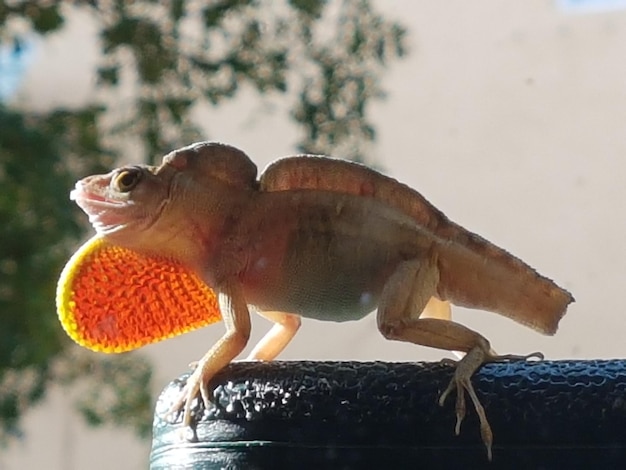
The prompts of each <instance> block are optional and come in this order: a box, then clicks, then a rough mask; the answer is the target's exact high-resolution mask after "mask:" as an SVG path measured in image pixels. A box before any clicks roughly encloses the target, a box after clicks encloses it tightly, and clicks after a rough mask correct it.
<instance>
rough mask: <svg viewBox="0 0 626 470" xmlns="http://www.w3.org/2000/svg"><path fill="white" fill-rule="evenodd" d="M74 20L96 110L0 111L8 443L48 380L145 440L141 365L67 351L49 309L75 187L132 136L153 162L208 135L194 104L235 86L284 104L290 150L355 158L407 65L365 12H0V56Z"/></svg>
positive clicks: (4, 433) (98, 6) (91, 7)
mask: <svg viewBox="0 0 626 470" xmlns="http://www.w3.org/2000/svg"><path fill="white" fill-rule="evenodd" d="M76 9H82V10H84V11H87V12H88V13H89V14H90V15H91V17H92V18H93V20H94V21H95V22H96V23H97V25H98V27H99V39H100V42H99V44H100V48H101V51H100V52H101V53H100V57H99V65H98V67H97V70H94V72H93V73H94V78H95V79H97V80H98V83H99V85H100V86H99V87H98V89H99V91H98V92H97V93H96V94H95V95H94V96H93V100H92V102H90V103H85V105H84V107H83V108H82V109H73V110H67V109H55V110H51V111H49V112H47V113H35V112H33V111H32V110H29V109H25V108H24V107H20V106H18V105H13V106H11V105H10V104H4V105H0V186H1V188H2V191H0V442H4V443H6V442H8V441H9V438H10V436H14V435H17V434H19V422H20V417H21V416H22V414H23V413H24V412H25V411H26V410H27V409H28V408H29V407H30V406H32V405H33V404H34V403H36V402H37V401H39V400H40V399H41V398H43V397H44V395H45V392H46V390H47V389H48V387H50V386H51V385H54V384H60V385H68V384H72V387H71V389H72V390H78V392H76V395H77V396H78V397H80V399H79V403H78V408H79V409H80V410H81V411H82V412H83V415H84V416H85V417H86V418H87V419H88V420H89V422H91V423H94V424H100V423H103V422H112V423H114V424H120V425H130V426H133V427H134V428H135V429H136V430H137V431H138V432H139V433H140V434H145V433H146V432H147V431H148V429H149V425H150V417H149V415H150V414H151V408H150V399H149V396H148V395H147V393H146V390H147V389H148V387H147V386H146V384H147V383H148V382H149V380H150V374H151V369H150V366H149V364H147V362H146V361H145V360H144V359H143V358H142V357H141V356H139V355H136V354H130V355H123V356H117V357H112V358H110V357H106V356H99V355H95V354H92V353H88V352H85V351H83V350H81V349H79V348H77V347H75V346H73V345H71V344H70V342H69V340H68V339H67V338H66V337H65V335H64V333H63V332H62V331H61V328H60V325H59V324H58V321H57V319H56V315H55V313H54V289H55V283H56V279H57V276H58V274H59V272H60V269H61V267H62V265H63V263H64V262H65V261H66V260H67V258H68V256H69V254H70V253H71V249H72V247H73V246H75V244H76V242H77V240H78V239H79V238H80V236H81V233H83V232H84V228H85V227H84V226H83V225H81V222H79V221H82V220H84V219H83V218H82V217H80V216H79V214H78V213H77V210H76V209H75V208H74V207H73V206H72V205H71V204H70V203H69V202H68V200H67V194H68V191H69V189H70V187H71V186H72V185H73V182H74V181H75V180H76V179H77V178H78V177H79V176H83V175H85V174H88V173H91V172H95V171H101V170H103V169H104V168H110V167H111V166H113V164H114V161H115V156H116V155H118V154H119V152H120V150H121V148H120V147H118V145H119V142H127V141H128V140H129V139H138V143H140V144H141V145H142V146H143V149H144V153H145V160H146V161H148V162H150V161H154V160H156V159H158V158H160V156H161V155H163V154H164V153H165V152H167V151H169V150H171V149H173V148H176V147H179V146H182V145H185V144H188V143H189V142H191V141H194V140H198V139H201V138H206V136H203V135H202V134H201V131H200V128H199V126H198V124H197V123H195V122H194V121H193V110H194V107H195V106H198V105H200V104H210V105H219V104H220V103H222V102H223V101H225V100H228V99H231V98H233V97H235V96H236V95H237V93H238V92H239V91H240V90H241V89H243V88H244V87H247V88H252V89H254V90H256V91H257V92H258V93H259V94H264V95H269V96H272V97H275V98H277V97H279V96H281V95H284V98H282V99H288V100H291V108H290V109H291V118H292V119H293V120H295V122H296V123H297V124H299V128H300V129H301V130H300V132H301V135H300V138H299V140H298V147H299V150H300V151H303V152H309V153H327V154H331V153H335V154H341V155H343V156H352V157H353V158H356V159H361V160H363V159H365V158H366V157H367V153H368V151H367V149H368V145H369V144H370V143H371V142H372V141H373V139H374V138H375V132H374V127H373V125H372V123H371V122H370V121H369V117H368V114H367V105H368V103H369V102H370V100H371V99H372V98H378V97H381V96H382V92H381V89H380V84H379V79H380V76H381V74H382V72H383V70H384V67H385V66H386V65H387V64H388V63H389V62H390V61H392V60H394V59H396V58H398V57H400V56H402V55H403V54H404V45H403V42H404V30H403V29H402V27H400V26H399V25H398V24H396V23H393V22H390V21H388V20H386V19H385V18H384V17H383V16H381V15H380V14H379V13H377V12H376V11H375V9H374V8H373V6H372V5H371V2H370V1H369V0H288V1H287V0H285V1H272V0H212V1H200V0H169V1H161V2H156V1H151V0H142V1H134V2H130V1H125V0H113V1H109V0H107V1H104V0H101V1H100V0H90V1H88V2H78V1H76V2H70V1H67V2H37V1H17V0H13V1H0V46H3V47H15V48H16V49H19V47H20V44H21V43H22V41H23V40H24V37H25V36H26V35H28V34H37V35H40V36H42V37H45V36H47V35H48V34H50V33H53V32H56V31H59V30H61V29H62V28H64V27H65V25H66V24H67V23H68V22H69V21H70V20H71V15H72V13H73V12H74V11H75V10H76ZM25 25H26V28H25ZM25 31H26V32H25ZM0 73H2V71H1V70H0ZM121 89H124V90H131V91H132V93H130V98H129V99H128V100H126V101H125V102H124V104H123V108H122V107H120V106H119V105H113V104H112V103H113V102H119V100H109V99H108V98H109V97H110V96H111V95H112V94H113V93H115V92H116V91H118V90H121Z"/></svg>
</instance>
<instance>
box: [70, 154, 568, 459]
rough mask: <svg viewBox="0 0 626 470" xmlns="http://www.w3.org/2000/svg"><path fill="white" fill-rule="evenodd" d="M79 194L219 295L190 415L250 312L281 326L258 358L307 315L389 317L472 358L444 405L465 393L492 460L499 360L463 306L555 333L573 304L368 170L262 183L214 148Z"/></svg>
mask: <svg viewBox="0 0 626 470" xmlns="http://www.w3.org/2000/svg"><path fill="white" fill-rule="evenodd" d="M72 197H73V198H74V199H75V200H76V202H77V203H78V204H79V205H80V206H81V207H82V208H83V209H84V210H85V212H86V213H87V214H89V216H90V221H91V222H92V224H93V225H94V227H95V228H96V231H97V232H98V233H99V234H100V235H101V236H103V237H104V238H105V239H106V240H107V241H108V242H110V243H112V244H115V245H118V246H120V247H124V248H126V249H130V250H132V251H136V252H137V253H141V254H142V255H147V256H161V257H165V258H168V259H172V260H175V261H176V262H177V263H181V264H182V265H184V266H186V267H187V268H188V269H190V270H191V271H193V272H194V273H195V274H196V275H198V276H199V277H200V278H201V279H202V280H203V281H204V282H205V283H206V284H207V285H208V286H209V287H210V288H211V289H212V290H213V291H214V292H216V293H217V294H218V298H219V307H220V311H221V315H222V317H223V320H224V323H225V326H226V333H225V334H224V335H223V337H222V338H221V339H220V340H219V341H218V342H217V344H215V345H214V346H213V347H212V348H211V349H210V350H209V351H208V352H207V353H206V354H205V355H204V357H203V358H202V359H200V361H198V363H197V366H196V368H195V370H194V372H193V373H192V375H191V377H190V378H189V380H188V382H187V384H186V387H185V389H184V393H183V395H182V396H181V399H180V401H179V403H177V404H176V406H175V407H176V408H179V409H180V408H182V409H183V411H184V418H183V420H184V423H185V424H190V418H191V414H190V406H191V403H192V400H193V399H194V398H195V397H196V396H198V394H200V395H201V396H202V399H203V400H204V401H205V403H207V404H208V402H209V398H210V396H211V394H210V391H209V389H208V383H209V381H210V379H211V378H212V377H213V376H214V375H215V374H216V373H217V372H218V371H219V370H221V369H222V368H223V367H224V366H226V365H227V364H228V363H229V362H230V361H232V360H233V359H234V358H235V357H236V356H237V355H238V354H240V353H241V351H242V350H243V349H244V347H245V346H246V344H247V342H248V338H249V335H250V315H249V308H251V307H254V309H256V310H258V311H260V312H261V314H262V315H264V316H265V317H266V318H269V319H270V320H272V321H274V322H275V323H276V325H275V326H274V327H273V328H272V329H271V330H270V332H269V333H268V334H267V335H266V336H265V337H264V338H263V339H262V340H261V342H260V343H259V344H258V345H257V346H256V347H255V348H254V350H253V351H252V353H251V355H250V357H249V358H250V359H258V360H271V359H273V358H274V357H276V356H277V355H278V354H279V353H280V352H281V351H282V349H283V348H284V347H285V346H286V345H287V344H288V343H289V341H290V340H291V338H292V337H293V335H294V334H295V333H296V331H297V330H298V328H299V327H300V317H301V316H304V317H311V318H317V319H320V320H330V321H347V320H354V319H358V318H361V317H363V316H364V315H366V314H368V313H369V312H371V311H373V310H377V322H378V328H379V330H380V332H381V333H382V334H383V335H384V336H385V337H386V338H388V339H394V340H399V341H407V342H412V343H415V344H420V345H425V346H430V347H434V348H440V349H445V350H450V351H461V352H464V353H466V355H465V357H464V358H463V359H462V360H461V361H459V363H458V365H457V368H456V371H455V374H454V377H453V379H452V381H451V383H450V385H449V386H448V388H447V389H446V390H445V391H444V393H443V394H442V396H441V403H443V400H445V398H446V397H447V395H448V394H449V393H451V392H452V391H454V390H456V392H457V404H456V413H457V428H456V431H457V433H458V432H459V426H460V424H461V421H462V420H463V417H464V415H465V401H464V394H465V391H467V392H468V394H469V395H470V398H471V399H472V402H473V404H474V407H475V409H476V411H477V413H478V415H479V418H480V423H481V432H482V436H483V441H484V443H485V445H486V446H487V450H488V455H489V458H491V444H492V431H491V428H490V426H489V423H488V421H487V418H486V415H485V412H484V410H483V408H482V406H481V404H480V402H479V400H478V397H477V396H476V394H475V392H474V389H473V387H472V384H471V381H470V378H471V376H472V375H473V374H474V372H475V371H476V370H477V369H478V368H479V367H480V366H481V365H482V364H483V363H485V362H487V361H493V360H503V359H511V358H516V357H512V356H496V355H495V354H494V353H493V351H492V350H491V347H490V345H489V341H487V339H486V338H484V337H483V336H481V335H480V334H478V333H476V332H474V331H472V330H470V329H468V328H466V327H464V326H463V325H460V324H458V323H455V322H453V321H451V319H450V302H451V303H455V304H459V305H463V306H466V307H472V308H481V309H485V310H489V311H493V312H496V313H499V314H502V315H505V316H508V317H510V318H512V319H514V320H516V321H518V322H520V323H522V324H525V325H527V326H530V327H533V328H535V329H536V330H538V331H539V332H541V333H545V334H553V333H554V332H555V331H556V328H557V325H558V322H559V320H560V319H561V317H562V316H563V315H564V314H565V311H566V308H567V305H568V304H569V303H570V302H572V301H573V300H574V299H573V297H572V296H571V295H570V294H569V293H568V292H567V291H565V290H564V289H561V288H560V287H558V286H557V285H556V284H555V283H553V282H552V281H550V280H549V279H547V278H545V277H543V276H541V275H539V274H538V273H536V272H535V271H534V270H533V269H532V268H530V267H529V266H528V265H526V264H525V263H523V262H522V261H521V260H519V259H517V258H515V257H514V256H512V255H510V254H509V253H507V252H506V251H504V250H502V249H500V248H498V247H496V246H495V245H493V244H491V243H489V242H488V241H486V240H484V239H482V238H481V237H479V236H478V235H475V234H473V233H471V232H468V231H467V230H465V229H463V228H462V227H460V226H458V225H456V224H454V223H452V222H450V221H449V220H448V219H447V218H446V217H445V216H444V215H443V213H441V212H440V211H439V210H437V209H436V208H434V207H433V206H432V205H431V204H430V203H428V201H426V200H425V199H424V198H423V197H422V196H421V195H420V194H419V193H417V192H416V191H414V190H412V189H411V188H408V187H407V186H405V185H402V184H401V183H399V182H397V181H395V180H393V179H391V178H388V177H385V176H383V175H381V174H380V173H377V172H375V171H374V170H371V169H369V168H366V167H364V166H361V165H356V164H353V163H349V162H344V161H340V160H334V159H329V158H324V157H311V156H297V157H290V158H287V159H283V160H278V161H277V162H276V163H274V164H272V165H271V166H270V167H269V168H268V169H267V170H266V171H265V172H264V173H263V175H262V176H261V178H260V180H258V181H257V180H256V167H255V165H254V164H253V163H252V162H251V161H250V159H249V158H248V157H247V156H246V155H245V154H244V153H243V152H241V151H239V150H237V149H235V148H233V147H230V146H227V145H223V144H217V143H200V144H195V145H192V146H189V147H186V148H183V149H180V150H177V151H175V152H172V153H171V154H169V155H166V156H165V157H164V160H163V164H162V165H161V166H160V167H158V168H156V167H147V166H135V167H124V168H121V169H118V170H115V171H113V172H111V173H109V174H107V175H99V176H92V177H89V178H86V179H84V180H82V181H80V182H79V183H78V184H77V187H76V189H75V191H74V192H73V193H72Z"/></svg>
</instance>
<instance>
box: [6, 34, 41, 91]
mask: <svg viewBox="0 0 626 470" xmlns="http://www.w3.org/2000/svg"><path fill="white" fill-rule="evenodd" d="M34 51H35V45H34V42H33V41H30V40H28V39H19V40H14V41H12V42H11V43H4V44H0V101H7V100H9V99H10V98H11V97H12V96H13V95H14V94H15V93H16V92H17V91H18V90H19V87H20V84H21V82H22V78H23V77H24V74H25V72H26V70H27V69H28V66H29V65H30V64H31V63H32V60H33V57H34Z"/></svg>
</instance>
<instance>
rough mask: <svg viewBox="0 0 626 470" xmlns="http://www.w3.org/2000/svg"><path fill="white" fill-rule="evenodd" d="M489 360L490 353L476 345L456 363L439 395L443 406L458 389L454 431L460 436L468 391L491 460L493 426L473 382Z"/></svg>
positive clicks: (448, 361)
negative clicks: (447, 382) (445, 386)
mask: <svg viewBox="0 0 626 470" xmlns="http://www.w3.org/2000/svg"><path fill="white" fill-rule="evenodd" d="M487 360H489V357H488V353H486V352H485V350H484V349H482V348H481V347H476V348H474V349H472V350H470V351H469V352H468V353H467V355H466V356H465V357H464V358H463V359H461V360H460V361H459V362H458V363H456V370H455V371H454V376H453V377H452V380H450V383H449V384H448V387H447V388H446V389H445V390H444V391H443V393H442V394H441V396H440V397H439V405H441V406H443V404H444V403H445V401H446V398H447V397H448V395H450V393H452V391H454V390H456V406H455V410H456V426H455V428H454V432H455V433H456V435H457V436H458V435H459V433H460V432H461V423H462V422H463V419H464V418H465V412H466V407H465V392H467V393H468V394H469V396H470V398H471V400H472V403H473V404H474V408H475V409H476V414H477V415H478V419H479V420H480V434H481V436H482V439H483V442H484V443H485V447H487V458H488V459H489V460H491V457H492V454H491V446H492V444H493V432H492V431H491V426H490V425H489V421H488V420H487V415H486V414H485V409H484V408H483V405H482V404H481V403H480V400H479V399H478V396H477V395H476V392H475V390H474V386H473V385H472V382H471V380H470V379H471V377H472V375H474V372H476V369H478V368H479V367H480V366H481V365H482V364H483V363H484V362H486V361H487ZM442 362H444V363H447V364H450V363H451V362H454V361H451V360H450V359H448V360H445V361H442Z"/></svg>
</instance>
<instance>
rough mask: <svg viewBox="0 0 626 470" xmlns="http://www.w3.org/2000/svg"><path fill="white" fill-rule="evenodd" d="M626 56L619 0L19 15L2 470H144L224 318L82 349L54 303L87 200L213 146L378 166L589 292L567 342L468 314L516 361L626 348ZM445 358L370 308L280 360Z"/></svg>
mask: <svg viewBox="0 0 626 470" xmlns="http://www.w3.org/2000/svg"><path fill="white" fill-rule="evenodd" d="M624 57H626V1H622V0H600V1H597V0H596V1H594V0H525V1H516V2H500V1H497V0H474V1H472V2H465V1H463V0H452V1H448V2H427V1H413V0H386V1H382V0H326V1H324V0H290V1H280V2H277V1H269V0H230V1H229V0H222V1H217V0H215V1H208V2H201V1H193V0H169V1H165V2H160V3H157V2H153V1H148V0H145V1H136V2H125V1H122V0H120V1H98V0H93V1H90V2H70V1H68V2H44V1H40V2H32V1H31V2H21V1H0V237H1V238H0V469H2V470H5V469H7V470H14V469H22V468H41V467H42V466H44V465H45V468H48V469H53V470H57V469H58V470H75V469H84V468H90V469H108V468H124V469H140V468H146V462H147V458H148V453H149V447H150V442H149V432H150V425H151V415H152V401H151V400H153V399H154V396H155V394H156V393H158V391H159V390H160V389H161V388H162V387H163V386H164V385H165V384H166V383H167V382H168V381H169V380H171V379H172V378H174V377H175V376H177V375H179V374H180V373H181V372H183V371H184V370H185V368H186V366H187V364H188V363H189V362H190V361H192V360H194V359H197V358H199V357H200V356H201V355H202V354H203V353H204V352H205V351H206V350H207V349H208V347H210V346H211V345H212V344H213V342H214V341H216V339H217V338H218V337H219V336H220V335H221V334H222V332H223V327H222V326H221V325H220V324H217V325H214V326H211V327H209V328H206V329H203V330H200V331H197V332H194V333H191V334H188V335H185V336H183V337H180V338H176V339H172V340H169V341H166V342H164V343H161V344H157V345H154V346H150V347H147V348H144V349H143V350H141V351H139V352H137V353H132V354H125V355H120V356H103V355H99V354H96V353H91V352H89V351H86V350H83V349H81V348H78V347H77V346H74V345H73V344H71V341H70V340H69V339H68V338H67V337H66V336H65V334H64V333H63V331H62V329H61V326H60V324H59V322H58V320H57V318H56V313H55V308H54V289H55V284H56V280H57V278H58V275H59V272H60V270H61V268H62V266H63V264H64V263H65V262H66V260H67V258H68V257H69V255H70V254H71V253H72V251H73V250H74V249H75V248H76V247H77V246H78V245H79V243H80V242H81V241H83V240H85V239H86V238H87V237H88V236H90V234H91V233H92V232H91V230H90V228H89V227H88V225H87V222H86V217H84V215H83V214H82V213H80V211H79V210H78V209H77V208H76V207H74V205H73V204H72V203H71V202H70V201H69V199H68V193H69V190H70V189H71V187H73V185H74V182H75V181H76V180H77V179H78V178H80V177H83V176H85V175H88V174H91V173H94V172H100V171H105V170H107V171H108V169H110V168H112V167H114V166H117V165H119V164H122V163H128V162H158V161H160V158H161V156H162V155H164V154H165V153H167V152H169V151H170V150H172V149H174V148H177V147H180V146H182V145H186V144H188V143H191V142H193V141H197V140H209V139H210V140H220V141H223V142H227V143H230V144H233V145H235V146H237V147H239V148H241V149H243V150H244V151H246V152H247V153H248V154H249V155H250V156H251V157H252V159H253V160H254V161H255V162H256V163H257V165H258V166H259V168H260V169H262V168H263V167H264V166H265V165H266V164H267V163H269V162H271V161H272V160H274V159H275V158H277V157H280V156H284V155H289V154H294V153H299V152H313V153H324V154H330V155H333V156H337V157H343V158H349V159H355V160H359V161H362V162H366V163H368V164H370V165H372V166H375V167H376V168H378V169H381V170H382V171H384V172H385V173H387V174H389V175H391V176H394V177H396V178H398V179H400V180H402V181H404V182H406V183H408V184H409V185H411V186H413V187H414V188H416V189H418V190H419V191H420V192H421V193H422V194H424V195H425V196H426V197H427V198H428V199H429V200H430V201H431V202H433V203H434V204H435V205H436V206H437V207H439V208H440V209H441V210H443V211H444V212H445V213H446V214H447V215H448V216H449V217H450V218H451V219H452V220H454V221H456V222H457V223H460V224H461V225H463V226H465V227H467V228H468V229H470V230H472V231H475V232H477V233H479V234H481V235H482V236H484V237H486V238H487V239H489V240H491V241H493V242H494V243H496V244H498V245H500V246H502V247H504V248H506V249H507V250H509V251H511V252H512V253H514V254H516V255H517V256H519V257H521V258H522V259H524V260H525V261H527V262H528V263H529V264H531V265H532V266H534V267H535V268H536V269H537V270H539V272H541V273H542V274H545V275H547V276H548V277H551V278H553V279H555V280H556V281H557V282H558V283H559V284H560V285H562V286H563V287H565V288H567V289H569V290H570V291H572V292H573V294H574V296H575V297H576V300H577V302H576V303H575V304H573V305H572V306H571V307H570V309H569V313H568V315H567V316H566V317H565V318H564V319H563V321H562V323H561V328H560V330H559V332H558V333H557V335H556V336H554V337H543V336H540V335H538V334H536V333H534V332H533V331H530V330H528V329H525V328H524V327H521V326H519V325H517V324H515V323H513V322H511V321H509V320H507V319H503V318H500V317H498V316H496V315H493V314H489V313H485V312H477V311H466V310H463V309H460V308H459V309H456V310H455V312H454V315H455V318H456V319H457V320H458V321H460V322H462V323H464V324H466V325H468V326H470V327H472V328H474V329H476V330H478V331H480V332H481V333H483V334H484V335H485V336H486V337H487V338H489V339H490V340H491V341H492V344H493V346H494V348H495V349H496V350H497V351H499V352H502V353H520V354H523V353H527V352H531V351H535V350H541V351H543V352H544V353H545V354H546V356H547V357H548V358H551V359H564V358H613V357H623V356H624V354H626V346H625V345H624V340H623V338H624V333H625V332H626V317H625V316H624V314H623V308H622V302H621V293H622V292H623V291H622V289H624V286H625V283H624V281H623V279H624V273H625V272H626V253H625V250H624V248H623V239H624V234H625V233H626V218H625V217H624V212H625V204H624V199H625V197H626V186H625V184H624V181H625V180H626V159H625V158H624V155H626V138H625V135H626V66H625V65H624V64H626V62H625V61H624ZM269 326H270V325H269V324H268V322H266V321H265V320H263V319H260V318H254V323H253V336H252V339H251V344H254V342H255V341H256V340H258V339H259V338H260V337H261V336H262V335H263V334H264V333H265V331H267V329H268V328H269ZM445 355H446V353H445V352H441V351H435V350H430V349H427V348H423V347H418V346H413V345H408V344H401V343H391V342H389V341H386V340H384V339H383V338H382V337H381V336H380V334H379V333H378V331H377V329H376V324H375V318H374V316H370V317H368V318H365V319H363V320H362V321H359V322H355V323H344V324H333V323H321V322H316V321H312V320H306V319H305V320H304V322H303V327H302V329H301V331H300V333H299V334H298V336H297V337H296V339H295V340H294V341H293V343H292V344H291V345H290V346H289V347H288V348H287V350H286V351H285V352H284V353H283V355H282V356H281V358H282V359H286V360H291V359H318V360H324V359H346V360H349V359H353V360H397V361H413V360H439V359H440V358H441V357H443V356H445ZM434 400H435V399H434V398H433V403H434ZM494 431H495V432H496V433H497V430H494Z"/></svg>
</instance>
